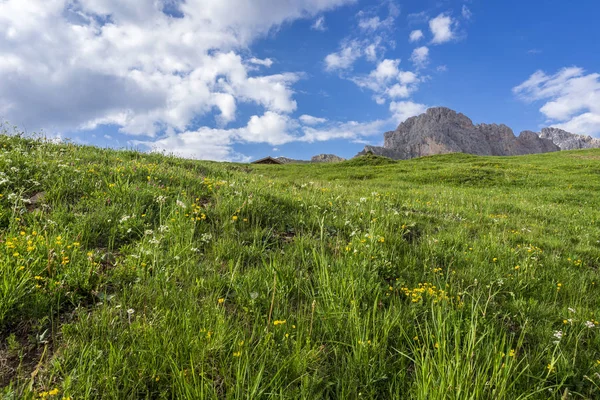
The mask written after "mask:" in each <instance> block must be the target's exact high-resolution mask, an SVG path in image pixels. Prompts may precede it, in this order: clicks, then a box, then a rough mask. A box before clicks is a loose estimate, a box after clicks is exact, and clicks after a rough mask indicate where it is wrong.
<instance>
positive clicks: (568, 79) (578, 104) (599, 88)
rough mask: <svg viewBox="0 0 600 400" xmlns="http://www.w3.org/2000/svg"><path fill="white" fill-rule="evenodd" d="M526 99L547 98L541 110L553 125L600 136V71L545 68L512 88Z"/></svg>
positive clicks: (575, 68) (541, 99)
mask: <svg viewBox="0 0 600 400" xmlns="http://www.w3.org/2000/svg"><path fill="white" fill-rule="evenodd" d="M513 93H514V94H515V95H517V96H519V97H520V98H522V99H523V100H525V101H528V102H534V101H544V104H543V106H542V107H541V108H540V112H541V113H542V114H544V115H545V116H546V117H547V118H548V122H549V123H551V124H552V125H553V126H557V127H560V128H562V129H565V130H567V131H570V132H573V133H578V134H587V135H596V136H600V74H599V73H589V74H586V72H585V71H584V70H583V69H582V68H578V67H569V68H563V69H561V70H560V71H558V72H557V73H556V74H554V75H547V74H546V73H545V72H543V71H537V72H535V73H534V74H532V75H531V76H530V77H529V79H528V80H526V81H525V82H523V83H521V84H520V85H518V86H516V87H515V88H513Z"/></svg>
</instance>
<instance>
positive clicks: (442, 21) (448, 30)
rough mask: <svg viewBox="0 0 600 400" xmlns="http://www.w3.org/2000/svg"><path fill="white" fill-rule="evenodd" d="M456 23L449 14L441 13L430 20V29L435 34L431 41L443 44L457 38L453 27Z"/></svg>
mask: <svg viewBox="0 0 600 400" xmlns="http://www.w3.org/2000/svg"><path fill="white" fill-rule="evenodd" d="M455 25H456V21H454V20H453V19H452V17H451V16H449V15H447V14H440V15H438V16H437V17H435V18H433V19H431V20H430V21H429V29H430V30H431V33H432V34H433V39H432V40H431V43H433V44H441V43H446V42H449V41H451V40H453V39H455V38H456V35H455V33H454V31H453V30H452V29H453V27H454V26H455Z"/></svg>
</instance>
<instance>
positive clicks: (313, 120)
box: [298, 114, 327, 125]
mask: <svg viewBox="0 0 600 400" xmlns="http://www.w3.org/2000/svg"><path fill="white" fill-rule="evenodd" d="M298 119H299V120H300V121H301V122H302V123H303V124H305V125H319V124H324V123H325V122H327V119H326V118H318V117H313V116H312V115H306V114H304V115H301V116H300V118H298Z"/></svg>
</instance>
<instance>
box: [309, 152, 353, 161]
mask: <svg viewBox="0 0 600 400" xmlns="http://www.w3.org/2000/svg"><path fill="white" fill-rule="evenodd" d="M342 161H346V159H345V158H342V157H338V156H336V155H335V154H319V155H316V156H314V157H313V158H311V159H310V162H311V163H336V162H342Z"/></svg>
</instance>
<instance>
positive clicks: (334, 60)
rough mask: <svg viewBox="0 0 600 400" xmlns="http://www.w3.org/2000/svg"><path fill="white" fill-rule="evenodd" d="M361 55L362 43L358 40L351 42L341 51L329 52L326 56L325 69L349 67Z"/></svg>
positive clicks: (334, 69) (332, 69)
mask: <svg viewBox="0 0 600 400" xmlns="http://www.w3.org/2000/svg"><path fill="white" fill-rule="evenodd" d="M361 55H362V50H361V48H360V44H359V43H358V42H356V41H352V42H349V43H347V44H345V45H344V46H343V47H342V49H341V50H340V51H339V52H337V53H331V54H328V55H327V56H326V57H325V69H326V70H327V71H336V70H344V69H348V68H350V67H351V66H352V64H354V62H355V61H356V60H358V58H359V57H360V56H361Z"/></svg>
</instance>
